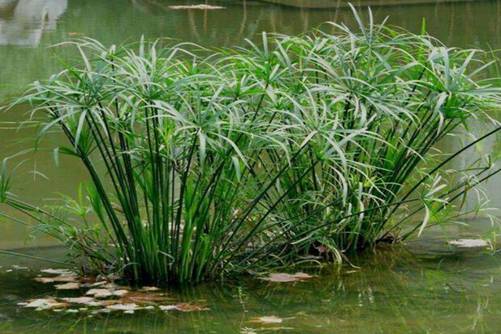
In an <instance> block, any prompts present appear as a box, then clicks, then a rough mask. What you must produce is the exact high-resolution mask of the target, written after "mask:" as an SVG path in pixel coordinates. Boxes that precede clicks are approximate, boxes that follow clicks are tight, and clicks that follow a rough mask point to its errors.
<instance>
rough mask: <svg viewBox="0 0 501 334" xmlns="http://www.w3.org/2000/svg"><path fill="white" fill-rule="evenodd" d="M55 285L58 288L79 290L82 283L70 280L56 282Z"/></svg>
mask: <svg viewBox="0 0 501 334" xmlns="http://www.w3.org/2000/svg"><path fill="white" fill-rule="evenodd" d="M54 287H55V288H56V289H57V290H78V289H80V283H77V282H69V283H64V284H56V285H54Z"/></svg>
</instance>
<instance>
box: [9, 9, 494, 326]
mask: <svg viewBox="0 0 501 334" xmlns="http://www.w3.org/2000/svg"><path fill="white" fill-rule="evenodd" d="M315 1H318V2H317V3H316V4H319V3H322V5H324V4H327V5H328V6H326V7H330V8H323V9H314V8H309V7H310V6H311V4H312V3H315ZM315 1H300V0H297V1H288V0H280V1H271V2H280V3H284V4H293V5H294V6H285V5H277V4H272V3H266V2H257V1H245V0H243V1H219V2H216V1H212V2H210V4H219V5H221V6H224V7H225V9H221V10H212V11H207V10H174V9H171V8H169V6H171V5H178V4H181V3H185V2H182V1H170V0H106V1H102V0H0V105H1V104H2V103H6V102H7V101H8V100H9V98H10V97H12V96H14V95H15V94H18V93H19V92H21V91H22V90H23V89H24V88H25V87H26V85H27V84H28V83H30V82H32V81H34V80H40V79H44V78H46V77H48V76H49V75H50V74H51V73H54V72H56V71H58V70H59V69H61V68H62V66H63V64H64V63H65V62H67V61H71V58H72V57H73V54H72V52H70V51H68V49H67V48H64V47H57V48H49V47H50V46H52V45H54V44H57V43H60V42H64V41H67V40H70V39H72V38H78V37H83V36H89V37H92V38H96V39H99V40H100V41H102V42H103V43H105V44H112V43H113V44H119V43H124V42H133V41H137V40H138V39H139V38H140V37H141V36H143V35H144V36H145V37H146V38H160V37H169V38H173V39H175V40H179V41H193V42H197V43H200V44H204V45H208V46H212V47H220V46H226V47H230V46H235V45H243V44H244V43H245V42H244V40H245V39H246V38H248V39H257V38H259V34H260V32H261V31H269V32H280V33H287V34H296V33H300V32H303V31H307V30H308V29H311V28H314V27H318V26H319V25H320V24H321V23H323V22H325V21H337V22H339V21H346V22H348V23H350V22H351V21H352V19H351V13H350V11H349V9H348V8H347V7H346V2H344V1H334V0H332V1H326V0H315ZM200 2H203V1H200ZM404 2H405V1H401V2H400V4H398V5H395V3H398V2H396V1H393V0H389V1H385V0H379V1H371V2H370V3H371V4H373V5H374V6H373V8H372V10H373V12H374V15H375V17H376V20H381V19H383V18H384V17H386V16H390V20H389V22H390V23H391V24H394V25H399V26H403V27H405V28H407V29H410V30H412V31H419V29H420V27H421V24H422V19H423V18H425V19H426V22H427V28H428V31H429V32H430V34H432V35H434V36H436V37H438V38H439V39H441V40H442V41H443V42H445V43H447V44H449V45H453V46H462V47H481V48H493V49H496V48H501V1H496V0H491V1H455V2H454V1H453V2H444V1H437V3H434V2H433V1H422V3H419V4H412V5H406V4H404ZM410 2H412V3H415V2H421V1H410ZM193 3H197V2H193ZM354 3H359V4H365V3H368V2H367V1H358V2H357V1H354ZM493 116H494V117H496V118H499V115H493ZM25 117H26V115H25V110H15V111H13V112H10V113H7V114H0V159H3V158H4V157H7V156H9V155H11V154H13V153H15V152H18V151H20V150H23V149H26V148H29V147H31V146H32V144H33V143H34V139H35V131H34V130H26V129H24V130H18V129H17V128H16V126H15V125H14V124H15V122H18V121H20V120H23V119H25ZM473 131H474V132H476V133H478V134H479V133H483V132H484V131H485V129H484V128H483V127H481V126H476V127H475V126H473ZM56 140H57V138H56ZM500 144H501V138H499V137H498V138H497V140H496V138H491V139H490V140H489V141H486V142H485V143H484V144H483V145H482V147H481V148H479V150H480V151H479V152H476V153H475V155H473V154H470V155H468V157H467V158H464V157H463V158H461V159H458V160H457V161H455V164H457V165H461V164H465V162H466V161H467V160H468V161H471V159H474V156H477V155H478V154H480V155H481V154H483V153H485V152H489V151H492V150H496V151H498V152H499V151H501V147H500V146H501V145H500ZM457 145H459V144H458V143H457V142H454V141H450V142H446V143H444V144H443V146H444V148H446V149H451V150H452V149H453V148H454V147H457ZM47 147H50V143H48V144H47ZM30 158H31V159H30V160H29V161H28V162H26V163H24V164H23V165H22V166H21V167H20V168H19V169H18V171H17V173H16V174H17V178H16V188H15V192H16V193H17V194H19V195H20V196H22V197H23V198H25V199H27V200H33V201H37V200H39V199H40V198H42V197H44V198H47V197H52V196H55V194H56V193H57V192H63V193H66V194H72V193H74V191H75V189H76V185H77V184H78V182H80V181H82V180H85V179H86V177H87V176H86V174H85V173H84V171H83V170H82V169H80V168H79V166H78V165H77V164H75V162H74V161H72V160H62V161H61V164H60V165H59V166H58V167H56V166H54V164H53V161H52V158H51V154H50V152H44V151H43V150H41V152H37V153H36V154H33V155H30ZM33 170H36V171H37V172H35V173H33ZM38 172H40V173H38ZM42 173H43V174H44V176H42ZM500 186H501V177H498V178H495V179H492V180H491V181H490V182H489V183H487V184H486V185H485V188H484V189H485V190H486V192H487V193H488V195H489V197H490V198H491V203H490V206H491V207H498V208H499V207H501V193H500V192H499V188H500ZM471 205H473V204H471ZM469 223H470V225H471V227H469V228H465V227H462V228H456V227H454V228H449V229H447V230H446V231H445V232H444V231H442V230H440V231H436V230H435V231H433V232H432V233H428V234H427V235H425V236H424V237H423V238H422V239H421V240H418V241H415V242H412V243H410V244H409V245H406V247H405V248H401V249H394V250H380V251H378V252H377V254H370V255H366V256H363V257H361V258H359V259H355V264H357V265H360V267H361V268H360V269H353V268H350V267H346V268H344V269H343V270H342V271H341V273H330V274H329V273H327V274H325V273H324V274H323V275H322V276H321V278H320V277H318V278H315V279H313V280H311V281H308V282H301V283H294V284H265V283H263V282H260V281H252V280H250V281H245V282H239V283H238V284H237V283H235V282H229V283H226V284H223V285H216V284H211V285H203V286H200V287H197V288H194V289H182V290H178V291H171V292H169V293H171V294H172V295H173V298H175V299H177V300H179V301H203V302H204V303H205V304H207V306H208V307H209V308H210V310H209V311H204V312H199V313H186V314H184V313H176V312H174V313H168V314H164V313H161V312H141V313H137V314H135V315H118V316H117V315H106V316H104V315H102V316H97V317H94V318H89V317H88V315H87V314H77V315H73V314H71V315H70V314H59V313H58V314H56V313H50V312H33V311H31V310H24V309H21V308H18V307H17V306H16V303H17V302H20V301H22V300H24V299H26V298H34V297H43V296H46V295H52V294H53V291H52V290H51V289H50V288H49V287H47V286H44V285H41V284H38V283H34V282H33V280H32V278H33V276H34V275H36V274H37V272H36V270H37V269H38V268H40V267H47V266H53V264H49V263H43V262H41V261H37V260H26V259H21V258H13V257H8V256H1V257H0V266H2V268H0V333H2V334H3V333H29V332H32V333H254V332H256V333H261V332H274V333H277V332H279V333H282V332H283V333H289V332H290V333H498V332H500V331H501V307H500V306H501V297H500V296H501V294H500V292H501V281H499V277H501V276H500V274H501V257H500V255H499V254H498V253H497V252H495V251H479V250H471V251H458V250H454V249H452V248H450V247H448V246H447V244H446V242H445V240H447V238H446V235H447V236H448V237H449V238H459V237H473V238H477V237H479V236H485V234H486V233H487V231H488V229H489V224H488V222H487V221H484V220H482V219H476V220H473V221H471V222H469ZM0 224H1V225H0V249H13V248H25V247H34V246H50V245H54V241H53V240H50V239H47V238H45V237H40V236H37V237H32V234H31V233H30V232H31V229H29V228H26V227H24V226H21V225H14V224H11V223H7V222H3V221H1V220H0ZM24 251H26V252H28V253H30V254H34V255H37V256H41V257H50V258H52V259H59V258H62V257H63V256H64V253H65V251H64V249H61V248H58V247H54V248H52V247H44V248H29V249H28V248H27V249H25V250H24ZM13 264H15V265H27V266H28V267H29V268H31V269H30V270H28V271H25V270H13V271H10V270H11V269H12V268H11V265H13ZM271 315H275V316H277V317H280V318H283V319H285V320H284V321H283V322H282V323H281V324H275V325H268V326H263V325H258V324H256V323H253V322H251V320H252V318H254V317H259V316H271Z"/></svg>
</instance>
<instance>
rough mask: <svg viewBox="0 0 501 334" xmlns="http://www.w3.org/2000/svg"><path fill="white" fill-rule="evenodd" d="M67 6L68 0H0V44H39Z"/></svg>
mask: <svg viewBox="0 0 501 334" xmlns="http://www.w3.org/2000/svg"><path fill="white" fill-rule="evenodd" d="M67 5H68V0H0V45H17V46H30V47H35V46H38V45H39V44H40V40H41V38H42V35H43V33H44V32H45V31H50V30H54V29H55V28H56V23H57V19H58V18H59V17H60V16H61V15H62V14H63V13H64V12H65V11H66V7H67Z"/></svg>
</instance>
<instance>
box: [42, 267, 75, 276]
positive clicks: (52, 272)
mask: <svg viewBox="0 0 501 334" xmlns="http://www.w3.org/2000/svg"><path fill="white" fill-rule="evenodd" d="M40 272H42V273H44V274H49V275H68V276H76V275H77V274H76V273H75V272H74V271H71V270H69V269H52V268H48V269H42V270H40Z"/></svg>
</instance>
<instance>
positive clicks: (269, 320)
mask: <svg viewBox="0 0 501 334" xmlns="http://www.w3.org/2000/svg"><path fill="white" fill-rule="evenodd" d="M250 322H255V323H260V324H281V323H282V322H284V319H282V318H279V317H277V316H275V315H270V316H264V317H257V318H254V319H252V320H251V321H250Z"/></svg>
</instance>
